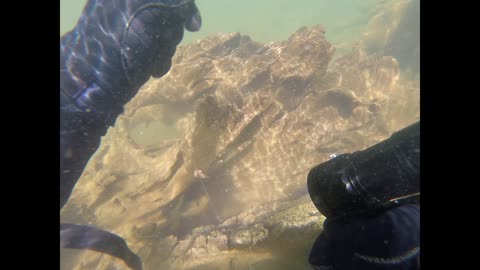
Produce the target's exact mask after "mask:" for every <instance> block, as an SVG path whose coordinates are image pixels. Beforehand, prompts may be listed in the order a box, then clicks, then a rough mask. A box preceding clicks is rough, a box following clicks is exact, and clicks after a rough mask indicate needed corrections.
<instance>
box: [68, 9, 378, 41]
mask: <svg viewBox="0 0 480 270" xmlns="http://www.w3.org/2000/svg"><path fill="white" fill-rule="evenodd" d="M381 1H382V0H197V1H196V4H197V6H198V8H199V10H200V13H201V15H202V28H201V30H200V31H199V32H197V33H190V32H185V37H184V39H183V41H182V44H186V43H189V42H192V41H195V40H198V39H201V38H203V37H205V36H209V35H212V34H215V33H218V32H224V33H230V32H240V33H241V34H246V35H249V36H250V37H251V38H252V39H253V40H255V41H258V42H269V41H279V40H285V39H287V38H288V37H289V36H290V35H291V34H292V33H293V32H295V31H296V30H297V29H298V28H300V27H302V26H311V25H316V24H322V25H323V26H324V27H325V29H326V31H327V38H328V40H330V41H331V42H333V43H338V42H346V41H352V40H356V39H357V40H358V38H359V37H360V35H361V32H362V31H363V28H364V27H365V25H366V23H367V20H368V17H369V15H370V13H371V11H372V8H373V6H375V5H376V4H377V3H379V2H381ZM85 3H86V0H60V35H62V34H64V33H65V32H67V31H69V30H70V29H71V28H72V27H73V26H74V25H75V23H76V22H77V20H78V17H79V16H80V13H81V11H82V9H83V6H84V5H85Z"/></svg>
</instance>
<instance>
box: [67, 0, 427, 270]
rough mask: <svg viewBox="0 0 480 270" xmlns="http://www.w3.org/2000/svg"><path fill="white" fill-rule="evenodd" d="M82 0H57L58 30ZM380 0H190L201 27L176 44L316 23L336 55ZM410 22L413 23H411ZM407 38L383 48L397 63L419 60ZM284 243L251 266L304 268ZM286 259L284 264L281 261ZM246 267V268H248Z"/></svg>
mask: <svg viewBox="0 0 480 270" xmlns="http://www.w3.org/2000/svg"><path fill="white" fill-rule="evenodd" d="M395 1H396V2H398V3H401V2H405V1H408V0H391V2H395ZM414 1H415V0H414ZM86 2H87V1H86V0H60V3H61V9H60V12H61V14H60V18H61V23H60V35H62V34H64V33H66V32H67V31H69V30H70V29H72V27H74V25H75V24H76V22H77V20H78V18H79V16H80V14H81V12H82V9H83V7H84V5H85V3H86ZM382 2H385V0H196V4H197V6H198V9H199V10H200V13H201V15H202V28H201V29H200V31H198V32H196V33H191V32H188V31H185V36H184V39H183V40H182V43H181V45H184V44H189V43H193V42H195V41H197V40H199V39H202V38H204V37H207V36H211V35H214V34H216V33H219V32H222V33H231V32H240V33H241V34H243V35H249V36H250V37H251V38H252V39H253V40H255V41H257V42H261V43H268V42H276V41H282V40H286V39H288V37H289V36H290V35H291V34H292V33H293V32H295V31H296V30H297V29H299V28H300V27H303V26H313V25H317V24H321V25H323V26H324V28H325V30H326V38H327V39H328V41H330V42H331V43H332V44H333V45H334V46H335V47H336V49H337V52H336V55H335V56H338V55H341V54H342V53H344V52H347V51H350V50H351V49H352V47H353V46H354V44H355V43H357V42H360V41H361V40H362V39H365V32H366V31H367V29H369V28H368V26H369V25H368V23H369V21H370V22H371V19H372V16H373V14H374V12H375V11H376V7H377V6H378V4H380V3H382ZM393 10H395V9H393ZM393 13H394V12H393ZM415 14H416V13H415ZM390 15H391V14H390ZM417 19H418V18H417ZM381 20H384V23H385V25H387V26H389V25H395V23H394V22H392V21H391V20H395V16H389V14H388V13H387V14H384V16H383V17H382V18H381ZM381 20H379V21H381ZM380 26H381V25H380ZM413 26H414V27H416V25H415V23H414V24H413ZM371 27H372V25H370V31H371ZM377 27H378V25H377ZM410 30H411V31H410ZM410 30H409V31H407V32H406V33H405V35H406V36H408V35H413V36H414V37H416V36H415V35H417V33H418V32H419V30H418V29H417V28H415V29H413V28H412V29H410ZM381 32H382V31H381V30H379V31H377V32H375V31H372V33H371V35H370V36H369V38H371V40H373V41H372V42H377V43H378V44H380V45H381V43H382V42H381V41H382V38H383V36H382V33H381ZM384 32H388V31H384ZM418 38H419V37H418ZM408 40H409V44H407V45H408V48H407V47H406V48H407V49H406V50H402V46H401V44H400V46H399V48H393V49H392V48H386V49H390V50H391V51H393V52H395V53H398V55H400V56H403V55H405V59H397V60H398V61H399V62H400V64H403V63H404V62H405V63H406V62H408V63H410V62H411V61H414V62H415V61H417V60H418V62H419V59H414V60H412V55H411V54H410V52H411V48H412V47H414V48H419V39H415V38H409V39H408ZM412 42H413V43H414V44H413V45H412ZM418 56H419V52H418ZM415 63H416V62H415ZM401 68H402V66H401ZM406 74H408V77H412V78H414V79H415V80H416V81H418V80H419V79H420V75H419V71H418V69H417V67H416V66H414V67H413V68H412V67H411V66H409V67H408V68H406V69H405V70H402V72H401V76H406ZM130 128H131V130H129V135H130V136H131V138H132V139H133V140H134V141H135V142H136V143H137V144H139V145H141V146H145V147H146V146H152V145H153V146H155V145H158V144H160V143H164V142H165V141H169V140H172V139H175V138H178V137H180V136H181V135H182V134H183V133H184V132H185V131H184V130H181V129H180V128H178V127H176V126H175V125H174V124H167V123H164V122H161V121H152V122H151V123H148V124H146V122H145V123H144V122H140V123H139V124H137V125H134V126H131V127H130ZM290 248H291V246H287V247H285V249H287V250H286V251H283V246H281V245H280V247H279V249H280V251H279V252H277V253H278V254H281V256H283V257H285V258H282V259H279V258H273V259H272V260H267V261H265V262H261V263H258V264H257V265H256V266H255V269H257V270H258V269H300V268H298V267H299V266H298V265H303V266H305V267H307V266H306V264H305V260H306V256H307V254H308V250H300V251H298V252H296V253H291V252H290ZM62 254H63V255H62V256H64V257H67V258H68V257H74V256H77V255H78V254H80V253H78V252H77V251H63V253H62ZM288 256H291V257H290V258H289V257H288ZM277 257H278V256H277ZM65 261H66V262H63V264H62V269H65V270H66V269H74V268H75V266H74V265H73V263H72V264H69V261H68V260H65ZM286 262H287V265H285V264H286ZM70 267H71V268H70ZM251 267H252V266H250V269H253V268H251ZM82 269H83V268H82ZM102 269H103V268H102ZM105 269H112V268H105ZM242 269H243V268H242ZM245 269H246V268H245ZM302 269H303V268H302ZM237 270H238V269H237Z"/></svg>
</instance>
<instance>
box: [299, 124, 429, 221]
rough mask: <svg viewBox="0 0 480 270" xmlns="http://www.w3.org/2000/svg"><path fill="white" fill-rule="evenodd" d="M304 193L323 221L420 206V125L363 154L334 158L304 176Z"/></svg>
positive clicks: (343, 155) (395, 134) (411, 127)
mask: <svg viewBox="0 0 480 270" xmlns="http://www.w3.org/2000/svg"><path fill="white" fill-rule="evenodd" d="M307 185H308V192H309V194H310V197H311V199H312V201H313V203H314V204H315V206H316V207H317V209H318V210H319V211H320V213H322V214H323V215H324V216H326V217H327V218H330V217H332V218H336V217H341V216H348V215H355V214H359V213H363V212H368V211H370V210H373V209H381V208H385V207H387V206H389V205H395V204H399V203H402V202H407V201H414V202H418V203H419V202H420V201H419V200H420V122H416V123H415V124H413V125H411V126H408V127H406V128H404V129H402V130H400V131H397V132H396V133H394V134H393V135H392V136H391V137H390V138H388V139H386V140H385V141H382V142H380V143H378V144H376V145H374V146H372V147H370V148H367V149H365V150H363V151H358V152H354V153H350V154H342V155H339V156H337V157H335V158H333V159H331V160H329V161H327V162H325V163H322V164H320V165H317V166H316V167H314V168H313V169H311V170H310V172H309V173H308V178H307Z"/></svg>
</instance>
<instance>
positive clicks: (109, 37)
mask: <svg viewBox="0 0 480 270" xmlns="http://www.w3.org/2000/svg"><path fill="white" fill-rule="evenodd" d="M200 25H201V17H200V14H199V12H198V9H197V7H196V6H195V3H194V1H193V0H90V1H88V3H87V5H86V7H85V9H84V11H83V14H82V16H81V18H80V19H79V21H78V23H77V25H76V27H75V28H74V29H73V30H72V31H70V32H69V33H67V34H65V35H64V36H63V37H62V38H61V40H60V55H61V59H60V73H61V79H60V88H61V96H62V95H63V96H62V106H63V107H64V108H65V109H66V108H67V107H68V110H73V111H76V109H75V107H77V109H80V110H89V111H96V112H101V113H109V112H112V113H114V114H115V113H116V112H117V111H118V110H120V107H123V105H124V104H125V103H126V102H128V101H129V100H130V99H131V98H132V97H133V96H134V95H135V94H136V92H137V91H138V89H139V88H140V87H141V86H142V85H143V84H144V83H145V82H146V81H147V80H148V79H149V78H150V76H154V77H157V78H158V77H161V76H163V75H165V73H167V72H168V70H169V69H170V65H171V58H172V56H173V54H174V53H175V50H176V46H177V44H178V43H179V42H180V41H181V39H182V37H183V31H184V30H183V29H184V27H185V28H186V29H187V30H189V31H197V30H199V29H200ZM115 117H116V115H115ZM115 117H112V118H115Z"/></svg>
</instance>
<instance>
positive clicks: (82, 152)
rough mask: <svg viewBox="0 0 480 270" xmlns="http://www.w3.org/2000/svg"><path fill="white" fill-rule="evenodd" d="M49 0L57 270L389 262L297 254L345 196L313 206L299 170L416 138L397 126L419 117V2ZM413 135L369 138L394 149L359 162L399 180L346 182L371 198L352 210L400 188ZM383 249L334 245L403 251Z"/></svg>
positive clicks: (308, 249) (252, 269) (414, 252)
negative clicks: (56, 54) (57, 165)
mask: <svg viewBox="0 0 480 270" xmlns="http://www.w3.org/2000/svg"><path fill="white" fill-rule="evenodd" d="M60 4H61V10H60V12H61V13H60V15H61V16H60V17H61V22H60V37H61V47H60V50H61V68H60V74H61V89H60V92H61V131H60V134H61V153H60V155H61V156H62V161H61V170H62V171H61V179H60V181H61V192H64V193H65V194H66V195H65V199H64V200H63V199H61V206H60V208H61V210H60V222H61V223H62V224H65V227H63V225H62V226H61V248H60V268H61V269H62V270H88V269H96V270H114V269H125V270H127V269H135V270H140V269H145V270H223V269H225V270H270V269H272V270H273V269H277V270H290V269H292V270H293V269H298V270H307V269H309V270H311V269H390V268H374V267H371V268H369V267H364V266H362V267H364V268H362V267H358V268H351V267H352V266H342V265H340V266H338V267H336V266H332V265H329V264H325V265H324V264H323V261H322V263H319V264H318V265H314V264H313V263H314V261H315V262H317V261H321V260H323V257H325V258H326V257H328V259H325V260H326V261H329V260H331V259H330V257H329V256H326V255H325V256H324V254H326V252H327V251H325V252H324V250H328V248H323V247H322V249H321V251H319V254H320V255H318V257H315V258H313V259H312V255H311V254H313V253H312V247H314V249H315V248H317V244H316V239H317V237H319V235H321V234H322V232H323V231H324V229H325V227H324V226H325V224H326V223H325V221H326V219H330V216H329V214H330V213H336V212H335V211H340V210H339V209H347V208H348V209H355V211H356V210H357V208H356V207H357V206H356V205H355V206H351V205H352V204H347V203H345V204H340V203H339V204H338V207H337V205H335V207H337V208H328V207H326V206H325V205H324V203H325V202H322V203H319V201H317V199H316V197H315V195H313V194H309V192H312V190H313V189H314V188H313V186H312V185H313V184H312V185H311V184H310V181H311V180H308V181H309V183H308V185H307V178H309V177H313V176H314V175H313V173H311V174H309V172H311V170H312V168H314V167H316V166H318V165H319V164H322V163H328V162H330V161H334V160H340V159H339V158H340V157H342V156H343V155H342V154H346V153H355V152H357V151H362V150H366V149H370V147H372V146H374V145H377V144H379V143H381V142H383V141H387V142H390V141H392V145H393V144H394V143H395V142H397V141H401V139H402V138H403V137H405V138H407V137H408V138H409V140H410V138H413V137H414V138H415V139H416V140H417V141H418V137H415V136H416V135H415V136H410V135H404V134H407V133H405V132H403V130H407V131H406V132H410V130H412V129H405V128H407V127H411V126H412V125H414V124H415V123H418V122H419V121H420V0H336V1H332V0H297V1H292V0H243V1H234V0H195V1H193V0H88V1H87V0H61V1H60ZM82 12H83V15H82ZM119 18H121V19H119ZM158 23H159V24H161V26H159V27H157V24H158ZM144 29H146V30H144ZM142 31H144V32H142ZM149 31H151V32H149ZM150 33H152V34H150ZM80 43H81V44H82V45H79V44H80ZM84 44H86V45H84ZM150 44H162V45H159V46H157V45H150ZM163 44H166V45H163ZM167 45H168V46H167ZM152 46H157V47H155V48H153V47H152ZM144 51H145V52H146V53H143V52H144ZM159 55H160V56H159ZM170 58H171V60H170ZM92 119H93V120H92ZM97 119H99V120H98V121H97ZM82 125H84V126H85V128H83V127H81V126H82ZM399 131H400V132H399ZM402 132H403V133H402ZM416 132H417V131H416ZM418 132H419V131H418ZM77 133H78V134H81V135H78V136H77ZM395 134H400V135H398V136H396V135H395ZM392 135H395V136H392ZM402 136H403V137H402ZM409 136H410V137H409ZM389 138H393V139H395V140H393V139H391V140H390V139H389ZM417 141H415V142H414V143H410V141H409V142H408V143H403V141H402V142H400V143H399V146H397V145H394V146H392V147H390V146H389V147H390V148H385V149H387V150H384V149H381V150H379V151H377V152H375V151H376V150H375V151H370V152H369V154H368V155H369V156H368V161H371V160H375V154H371V153H374V152H375V153H376V154H377V155H378V153H380V154H382V153H387V152H388V151H390V149H395V150H391V151H399V152H395V155H394V156H395V157H394V158H392V159H389V161H388V162H387V163H388V166H390V167H388V169H384V168H380V167H381V166H380V165H375V168H376V170H377V171H376V172H375V173H371V172H370V171H369V172H368V173H369V175H370V173H371V175H376V174H380V172H383V171H385V172H387V173H386V174H389V177H386V178H388V179H389V180H388V181H389V183H391V182H392V183H393V182H395V179H393V178H394V177H393V176H392V175H395V173H397V172H399V171H401V173H398V174H401V177H399V179H400V180H399V181H397V182H395V183H394V184H392V185H390V184H389V183H388V184H385V183H384V182H381V183H380V182H379V183H376V185H379V186H382V188H372V189H369V188H370V186H368V185H367V186H368V187H367V186H366V185H365V184H364V185H363V186H362V185H359V186H361V187H360V188H358V186H355V184H353V186H354V189H355V188H358V189H359V190H361V191H359V192H360V193H361V192H363V189H365V187H367V188H366V189H369V190H375V192H377V194H378V193H381V194H382V196H380V195H379V196H378V197H376V198H374V199H372V200H371V201H368V203H365V204H362V207H363V205H366V206H369V205H371V204H375V203H379V204H382V205H384V204H383V203H385V202H389V203H390V202H394V203H395V204H398V202H401V200H397V198H400V197H401V198H402V199H403V198H404V197H408V196H411V194H414V195H415V194H417V193H416V192H417V191H418V190H416V189H415V188H412V185H413V186H415V187H416V186H417V185H418V184H419V181H420V180H419V176H418V168H417V165H416V164H417V163H419V161H418V160H417V159H418V157H417V156H415V157H412V155H410V154H409V153H410V152H412V153H415V154H418V155H419V153H420V150H419V148H418V142H417ZM413 144H415V146H412V145H413ZM380 145H383V144H380ZM402 147H412V148H414V149H413V150H411V151H410V149H409V151H410V152H409V151H406V150H405V151H404V152H402V151H403V150H402V149H404V148H402ZM398 149H400V150H398ZM400 152H401V153H405V155H403V154H402V155H399V154H397V153H400ZM359 153H367V152H359ZM388 153H389V152H388ZM370 154H371V156H370ZM399 156H401V157H399ZM411 157H412V159H410V158H411ZM416 158H417V159H416ZM359 159H360V155H359V157H357V159H353V158H352V159H351V160H354V161H351V162H356V160H359ZM64 160H65V161H64ZM412 160H415V163H414V162H413V161H412ZM397 161H398V164H400V165H398V166H407V167H408V168H409V169H408V170H406V171H407V172H405V173H404V170H402V169H398V170H397V169H395V168H396V167H395V166H394V165H391V164H390V163H396V162H397ZM417 161H418V162H417ZM366 163H368V162H365V164H366ZM356 164H360V162H359V163H356ZM362 164H363V163H362ZM404 164H407V165H404ZM332 166H333V165H332ZM333 167H334V166H333ZM394 167H395V168H394ZM360 171H362V168H361V167H360V165H358V166H357V167H355V172H357V173H358V172H360ZM342 172H343V171H342ZM322 173H323V172H322ZM325 174H326V172H325ZM64 175H65V176H64ZM312 175H313V176H312ZM362 176H363V174H362ZM63 177H65V178H63ZM335 177H336V176H335ZM386 178H385V179H386ZM322 179H323V178H322ZM342 179H343V178H342ZM355 179H356V180H355ZM355 179H354V180H351V181H354V182H355V181H360V180H358V179H360V178H355ZM392 179H393V180H392ZM411 179H414V180H415V183H413V184H412V183H411V181H410V180H411ZM62 181H64V182H66V183H67V182H68V185H67V187H65V188H64V186H62V185H63V184H62ZM312 181H313V180H312ZM342 181H343V180H342ZM348 181H350V180H348ZM412 181H413V180H412ZM371 182H372V181H371ZM371 182H369V185H370V183H371ZM349 183H350V182H348V183H345V186H346V187H345V189H346V190H348V192H350V188H351V187H350V186H349ZM398 183H400V184H398ZM402 183H404V185H402ZM372 185H373V184H372ZM317 187H319V186H315V188H317ZM320 188H321V187H320ZM335 188H336V186H335ZM327 189H328V191H325V192H326V195H325V196H326V197H328V196H332V195H331V194H333V193H335V194H338V196H339V197H341V199H342V200H346V199H345V198H347V197H348V196H347V195H344V194H341V192H337V191H335V192H334V188H333V187H332V186H330V188H327ZM64 190H66V191H64ZM325 190H326V189H325ZM320 193H321V192H320ZM362 194H363V193H362ZM418 194H419V191H418ZM61 196H62V198H63V196H64V195H61ZM342 196H343V197H342ZM322 198H325V197H322ZM62 200H63V201H62ZM333 200H335V199H333ZM338 200H340V199H338ZM368 200H370V197H368ZM328 202H330V201H328ZM328 202H326V203H327V204H328ZM357 202H358V201H355V203H357ZM370 202H371V203H370ZM362 203H363V202H362ZM409 203H410V202H409ZM418 204H419V203H418ZM410 205H411V204H410ZM323 207H325V208H328V211H327V210H325V209H324V208H323ZM349 207H351V208H349ZM375 209H377V208H375ZM382 209H388V211H390V209H392V206H391V205H388V207H385V208H382ZM322 210H325V212H324V211H322ZM352 211H353V210H352ZM385 211H387V210H385ZM408 211H410V210H408V209H407V210H404V211H403V212H401V213H400V214H398V215H403V214H405V213H407V212H408ZM412 211H414V212H415V211H417V210H412ZM408 213H410V212H408ZM415 213H417V212H415ZM332 215H333V214H332ZM398 215H397V214H396V213H395V214H392V215H390V216H393V217H394V218H392V219H391V220H393V221H392V222H393V223H395V222H396V220H397V219H398V220H402V221H401V222H404V223H405V224H408V226H412V227H415V226H417V227H418V224H417V223H418V217H416V218H417V219H415V220H414V221H411V222H410V221H409V220H410V219H409V218H410V216H408V217H407V218H402V217H403V216H400V217H399V216H398ZM405 215H407V214H405ZM415 215H417V216H418V214H415ZM390 216H389V217H390ZM332 220H333V218H332ZM389 220H390V219H389ZM405 220H407V221H405ZM415 222H417V223H415ZM362 224H363V223H362ZM395 224H396V223H395ZM76 226H80V227H76ZM361 226H363V225H361ZM417 227H415V228H417ZM77 228H78V229H77ZM86 228H95V229H92V231H89V230H88V229H86ZM97 229H98V230H97ZM367 231H368V230H367ZM376 231H382V230H381V229H380V230H376ZM104 232H105V233H104ZM106 232H108V233H106ZM396 232H397V231H396V230H393V233H394V234H395V233H396ZM110 233H111V234H110ZM416 233H418V232H416ZM344 235H346V234H344ZM365 235H368V233H365ZM398 235H399V237H400V236H401V237H402V239H404V238H405V237H410V236H411V235H413V234H412V233H410V232H405V231H404V230H400V229H399V230H398ZM64 237H65V238H64ZM417 238H418V237H417ZM417 238H416V239H415V241H416V242H415V243H418V241H419V239H417ZM64 239H66V240H64ZM105 239H107V240H105ZM112 239H113V240H112ZM332 239H333V238H332ZM341 239H343V238H341ZM338 241H347V240H345V239H343V240H338ZM385 241H387V240H385ZM388 241H390V240H388ZM388 241H387V242H388ZM392 241H393V240H392ZM395 241H397V240H395ZM412 241H413V240H412ZM397 242H398V241H397ZM345 243H346V242H345ZM386 244H388V243H386ZM408 245H411V244H410V242H409V244H405V245H404V246H408ZM412 245H413V244H412ZM346 246H348V244H346ZM336 248H337V249H338V247H336ZM366 249H367V250H368V247H367V248H366ZM319 250H320V248H319ZM332 250H333V248H332ZM335 252H337V251H335ZM349 252H350V251H349ZM365 252H367V251H365ZM392 252H393V253H389V254H375V256H376V257H375V256H373V255H372V256H370V257H369V256H366V255H365V256H364V255H361V254H360V253H352V254H354V255H355V256H356V257H355V256H354V255H351V257H352V260H354V258H353V257H355V258H356V260H359V261H362V260H363V261H364V263H367V262H368V263H378V264H381V265H392V264H396V263H404V262H406V261H408V260H413V261H416V260H419V259H414V257H415V256H417V257H418V254H419V246H418V244H417V245H415V246H411V247H410V246H409V247H408V248H405V249H403V246H402V250H401V251H399V253H398V254H396V253H394V251H392ZM359 254H360V255H359ZM377 255H378V256H377ZM383 255H384V257H382V256H383ZM315 256H317V255H315ZM348 256H350V255H348ZM348 256H347V258H348ZM388 256H390V257H391V258H390V257H388ZM387 257H388V258H387ZM389 258H390V259H389ZM392 258H393V259H392ZM415 258H416V257H415ZM317 259H318V260H317ZM409 263H410V262H409ZM391 269H394V268H391ZM395 269H400V268H395ZM401 269H417V268H416V266H411V267H410V268H401ZM418 269H420V268H419V262H418Z"/></svg>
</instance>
